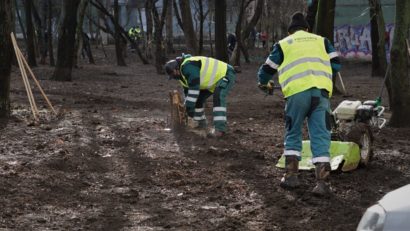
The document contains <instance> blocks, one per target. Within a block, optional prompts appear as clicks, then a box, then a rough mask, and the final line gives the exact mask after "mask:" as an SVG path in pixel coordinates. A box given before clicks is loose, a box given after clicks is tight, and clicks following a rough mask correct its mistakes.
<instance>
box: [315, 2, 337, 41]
mask: <svg viewBox="0 0 410 231" xmlns="http://www.w3.org/2000/svg"><path fill="white" fill-rule="evenodd" d="M335 1H336V0H319V5H318V9H317V21H316V26H315V33H316V34H318V35H321V36H323V37H325V38H327V39H329V40H330V42H331V43H332V44H333V29H334V21H335V5H336V4H335Z"/></svg>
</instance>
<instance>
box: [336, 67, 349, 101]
mask: <svg viewBox="0 0 410 231" xmlns="http://www.w3.org/2000/svg"><path fill="white" fill-rule="evenodd" d="M337 76H339V80H340V84H341V85H342V88H343V94H345V95H347V92H346V88H345V85H344V83H343V79H342V75H341V74H340V72H337Z"/></svg>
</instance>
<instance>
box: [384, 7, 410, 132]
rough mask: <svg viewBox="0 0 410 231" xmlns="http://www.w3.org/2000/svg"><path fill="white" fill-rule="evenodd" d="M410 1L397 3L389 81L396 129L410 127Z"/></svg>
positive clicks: (393, 123) (393, 120)
mask: <svg viewBox="0 0 410 231" xmlns="http://www.w3.org/2000/svg"><path fill="white" fill-rule="evenodd" d="M409 12H410V1H408V0H397V1H396V18H395V28H394V36H393V45H392V48H391V51H390V57H391V75H390V79H389V83H390V86H389V85H388V86H387V87H388V88H389V87H391V90H389V97H390V107H391V110H392V116H391V119H390V124H391V125H392V126H394V127H410V120H409V119H408V118H409V117H410V81H409V73H408V68H407V49H406V38H407V36H408V34H409V28H410V14H409Z"/></svg>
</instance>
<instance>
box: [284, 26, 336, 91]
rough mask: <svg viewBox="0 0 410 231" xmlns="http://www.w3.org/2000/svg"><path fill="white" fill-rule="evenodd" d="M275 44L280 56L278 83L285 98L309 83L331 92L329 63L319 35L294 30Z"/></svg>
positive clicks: (309, 85) (311, 85)
mask: <svg viewBox="0 0 410 231" xmlns="http://www.w3.org/2000/svg"><path fill="white" fill-rule="evenodd" d="M279 44H280V47H281V48H282V51H283V56H284V59H283V63H282V64H281V65H280V66H279V68H278V72H279V83H280V85H281V87H282V92H283V95H284V96H285V98H286V97H289V96H291V95H293V94H296V93H299V92H302V91H304V90H307V89H309V88H312V87H316V88H319V89H326V90H327V91H328V92H329V96H331V95H332V89H333V83H332V67H331V64H330V57H329V55H328V53H327V52H326V48H325V43H324V38H323V37H321V36H318V35H315V34H311V33H308V32H306V31H297V32H295V33H294V34H292V35H290V36H288V37H286V38H284V39H282V40H281V41H279Z"/></svg>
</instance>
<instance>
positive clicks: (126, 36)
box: [88, 0, 149, 64]
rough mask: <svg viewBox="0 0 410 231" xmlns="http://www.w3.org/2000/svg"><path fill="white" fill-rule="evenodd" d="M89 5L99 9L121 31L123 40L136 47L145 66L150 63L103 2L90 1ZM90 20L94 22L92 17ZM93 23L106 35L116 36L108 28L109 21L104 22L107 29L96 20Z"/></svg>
mask: <svg viewBox="0 0 410 231" xmlns="http://www.w3.org/2000/svg"><path fill="white" fill-rule="evenodd" d="M89 3H90V4H91V5H93V6H94V7H95V8H97V9H98V10H99V11H100V13H101V14H102V15H104V16H108V18H109V19H110V20H111V22H112V23H113V24H114V26H115V28H117V29H119V31H120V34H119V35H120V36H121V37H122V40H124V41H125V40H128V42H130V43H131V44H132V45H133V46H134V47H135V50H136V51H137V54H138V57H139V58H140V59H141V62H142V63H143V64H148V63H149V62H148V60H146V59H145V58H144V56H143V55H142V53H141V50H140V49H139V47H138V45H137V44H136V42H135V41H134V40H133V39H132V38H131V37H130V36H129V35H128V33H127V32H126V31H125V30H124V28H123V27H122V26H121V25H119V24H118V22H116V20H115V19H114V16H113V15H112V14H111V13H110V12H109V11H108V10H107V8H105V7H104V5H103V4H101V2H99V1H95V0H94V1H93V0H90V2H89ZM102 15H101V17H103V16H102ZM88 18H89V19H90V20H92V19H91V17H88ZM92 22H93V24H94V25H96V26H97V27H99V28H100V29H103V30H104V31H105V32H106V33H110V34H111V35H113V36H115V35H114V34H115V32H113V31H112V30H111V29H110V27H109V26H108V24H107V20H104V22H105V23H106V27H105V28H103V27H102V26H101V25H100V24H99V23H96V22H95V21H94V20H92Z"/></svg>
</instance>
